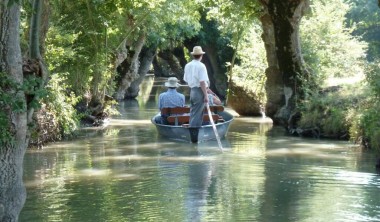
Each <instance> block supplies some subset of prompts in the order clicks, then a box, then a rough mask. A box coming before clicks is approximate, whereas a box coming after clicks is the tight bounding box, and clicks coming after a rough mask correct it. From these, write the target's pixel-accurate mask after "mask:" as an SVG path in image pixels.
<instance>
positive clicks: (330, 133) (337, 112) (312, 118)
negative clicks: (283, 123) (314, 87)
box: [298, 83, 367, 138]
mask: <svg viewBox="0 0 380 222" xmlns="http://www.w3.org/2000/svg"><path fill="white" fill-rule="evenodd" d="M364 89H365V87H364V85H363V83H357V84H356V85H343V86H340V87H339V88H336V89H334V88H331V89H328V90H327V89H326V90H325V91H324V92H318V93H314V94H308V96H307V98H306V99H305V100H304V101H303V102H302V105H300V106H299V109H300V111H301V116H302V118H301V120H300V121H299V123H298V124H299V127H301V128H314V127H317V128H319V129H320V131H321V134H322V135H323V136H326V137H333V138H341V137H348V136H349V132H350V131H351V129H350V128H351V126H352V122H353V121H354V120H355V118H357V116H356V113H354V111H355V110H357V109H358V107H359V106H360V104H361V102H362V101H364V100H365V98H366V96H367V94H366V93H365V90H364Z"/></svg>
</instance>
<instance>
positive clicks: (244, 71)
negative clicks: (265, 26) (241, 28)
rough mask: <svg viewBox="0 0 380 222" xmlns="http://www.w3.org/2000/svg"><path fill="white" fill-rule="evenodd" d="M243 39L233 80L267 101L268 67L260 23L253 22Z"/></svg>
mask: <svg viewBox="0 0 380 222" xmlns="http://www.w3.org/2000/svg"><path fill="white" fill-rule="evenodd" d="M250 27H251V28H250V29H249V30H248V31H247V32H246V33H245V35H244V36H243V37H242V41H241V49H240V50H239V51H237V58H238V59H239V63H238V64H235V65H234V67H233V73H234V75H233V77H232V79H233V81H234V82H235V83H236V84H239V85H243V87H244V88H246V89H247V90H248V91H251V92H254V93H255V94H256V95H258V98H259V99H260V102H261V103H262V104H265V103H266V96H265V87H264V86H265V81H266V76H265V69H266V68H267V66H268V65H267V61H266V52H265V48H264V43H263V41H262V39H261V34H262V31H261V28H260V26H259V24H257V23H256V24H255V23H254V24H252V25H251V26H250Z"/></svg>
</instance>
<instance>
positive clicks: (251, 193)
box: [20, 90, 380, 222]
mask: <svg viewBox="0 0 380 222" xmlns="http://www.w3.org/2000/svg"><path fill="white" fill-rule="evenodd" d="M157 92H159V90H158V91H157ZM155 95H157V93H156V94H154V93H153V96H150V97H149V96H146V97H144V95H142V96H141V97H140V98H139V100H138V101H128V102H125V103H123V104H121V106H120V111H121V116H119V117H115V118H114V119H112V120H111V122H110V125H109V126H107V127H105V128H103V129H102V128H96V129H84V130H82V131H81V132H80V135H79V137H78V138H76V139H74V140H72V141H66V142H59V143H55V144H51V145H49V146H47V147H45V148H44V149H42V150H29V151H28V152H27V154H26V156H25V169H24V174H25V176H24V178H25V179H24V181H25V185H26V188H27V193H28V196H27V201H26V203H25V206H24V208H23V211H22V212H21V215H20V221H49V222H50V221H264V222H266V221H268V222H272V221H305V222H306V221H310V222H314V221H380V192H379V188H380V179H379V178H380V177H379V176H378V175H377V174H376V172H375V169H374V167H373V166H374V158H373V155H370V154H366V153H362V152H361V151H360V150H358V149H357V148H355V147H353V146H352V145H351V144H349V143H347V142H342V141H331V140H312V139H303V138H295V137H286V136H284V135H283V131H282V129H277V128H273V127H272V125H271V123H270V122H268V121H263V119H261V118H246V117H238V118H236V119H235V121H234V122H233V124H232V125H231V128H230V131H229V133H228V135H227V138H226V139H224V140H223V141H222V143H223V146H224V148H225V151H224V152H220V150H219V148H218V144H217V142H216V141H210V142H207V143H202V144H189V143H179V142H172V141H168V140H165V139H163V138H159V137H158V135H157V132H156V130H155V128H154V127H153V125H152V124H151V123H150V117H151V116H152V115H154V114H155V113H156V111H157V110H156V105H155V102H154V100H155V99H154V98H155V97H156V96H155Z"/></svg>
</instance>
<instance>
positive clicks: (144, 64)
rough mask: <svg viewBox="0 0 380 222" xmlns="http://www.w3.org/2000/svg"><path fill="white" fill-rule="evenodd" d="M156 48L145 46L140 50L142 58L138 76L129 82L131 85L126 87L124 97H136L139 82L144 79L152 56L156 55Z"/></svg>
mask: <svg viewBox="0 0 380 222" xmlns="http://www.w3.org/2000/svg"><path fill="white" fill-rule="evenodd" d="M156 50H157V48H156V47H154V48H145V49H143V50H142V53H141V54H142V59H141V64H140V68H139V78H137V79H136V80H135V81H133V82H132V83H131V86H130V87H129V88H128V90H127V93H126V96H125V97H126V98H136V97H137V96H138V95H139V91H140V84H141V83H142V81H143V80H144V78H145V76H146V74H147V73H148V71H149V70H150V66H151V65H152V62H153V58H154V56H155V55H156Z"/></svg>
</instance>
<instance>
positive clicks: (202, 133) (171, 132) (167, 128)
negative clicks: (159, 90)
mask: <svg viewBox="0 0 380 222" xmlns="http://www.w3.org/2000/svg"><path fill="white" fill-rule="evenodd" d="M218 114H219V115H220V116H222V117H223V119H224V120H225V121H224V122H221V123H217V124H215V126H216V129H217V132H218V134H219V137H220V138H224V137H225V136H226V134H227V132H228V129H229V127H230V124H231V122H232V121H233V116H232V115H231V114H230V113H228V112H226V111H223V112H220V113H218ZM159 115H160V114H157V115H156V116H159ZM156 116H154V117H153V118H152V120H151V121H152V123H153V124H154V125H155V126H156V129H157V131H158V134H159V135H160V136H162V137H165V138H168V139H171V140H177V141H184V142H196V141H195V140H196V139H195V140H194V138H193V139H192V138H191V135H190V128H188V127H183V126H174V125H164V124H157V123H156V122H155V121H154V119H155V118H156ZM197 140H198V141H197V142H198V143H199V142H203V141H207V140H216V136H215V133H214V130H213V127H212V125H203V126H201V127H200V128H199V131H198V139H197Z"/></svg>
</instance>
